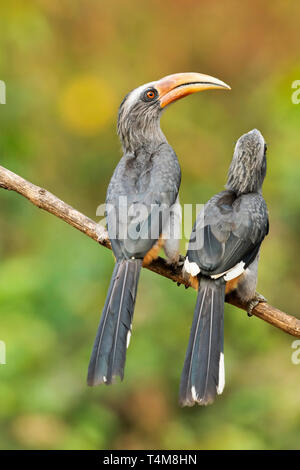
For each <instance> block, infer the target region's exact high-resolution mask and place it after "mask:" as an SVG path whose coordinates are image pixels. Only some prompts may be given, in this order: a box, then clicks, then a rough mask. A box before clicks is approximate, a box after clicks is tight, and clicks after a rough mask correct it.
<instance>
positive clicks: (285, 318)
mask: <svg viewBox="0 0 300 470" xmlns="http://www.w3.org/2000/svg"><path fill="white" fill-rule="evenodd" d="M0 188H3V189H7V190H8V191H15V192H17V193H19V194H21V195H22V196H24V197H26V198H27V199H28V200H29V201H30V202H31V203H32V204H34V205H35V206H37V207H39V208H40V209H43V210H45V211H47V212H50V213H51V214H53V215H55V216H56V217H59V218H60V219H62V220H64V221H65V222H67V223H68V224H69V225H72V226H73V227H75V228H76V229H77V230H80V231H81V232H83V233H85V234H86V235H87V236H88V237H90V238H92V239H93V240H95V241H96V242H98V243H100V245H102V246H105V247H106V248H109V249H111V245H110V241H109V239H108V236H107V232H106V230H105V229H104V228H103V227H102V226H101V225H99V224H97V223H96V222H94V221H93V220H92V219H90V218H89V217H86V216H85V215H83V214H81V213H80V212H78V211H77V210H76V209H74V208H73V207H71V206H69V205H68V204H66V203H65V202H64V201H62V200H61V199H58V198H57V197H56V196H54V195H53V194H51V193H50V192H49V191H47V190H46V189H43V188H40V187H39V186H36V185H34V184H32V183H30V182H29V181H26V180H25V179H24V178H21V176H18V175H16V174H15V173H13V172H11V171H9V170H7V169H6V168H3V167H2V166H0ZM147 269H150V270H151V271H153V272H155V273H157V274H160V275H161V276H164V277H167V278H168V279H171V280H172V281H174V282H177V283H178V284H183V285H185V286H186V287H190V284H189V282H188V281H187V280H186V279H184V278H183V276H182V274H181V269H179V268H175V267H173V266H169V265H168V264H167V263H166V261H165V260H164V259H163V258H158V259H156V260H155V261H153V262H152V263H151V264H150V265H149V266H147ZM226 302H228V303H230V304H232V305H235V306H236V307H238V308H241V309H243V310H247V305H246V304H244V303H242V302H241V301H240V300H239V299H238V298H237V297H236V296H234V295H230V296H228V297H227V298H226ZM252 313H253V315H255V316H257V317H258V318H261V319H262V320H264V321H266V322H268V323H270V324H271V325H273V326H276V327H277V328H279V329H281V330H283V331H285V332H286V333H289V334H290V335H293V336H296V337H298V338H300V320H299V319H297V318H295V317H293V316H291V315H288V314H287V313H284V312H282V311H280V310H278V309H277V308H275V307H272V306H271V305H269V304H268V303H259V304H258V305H257V306H256V307H255V308H254V309H253V311H252Z"/></svg>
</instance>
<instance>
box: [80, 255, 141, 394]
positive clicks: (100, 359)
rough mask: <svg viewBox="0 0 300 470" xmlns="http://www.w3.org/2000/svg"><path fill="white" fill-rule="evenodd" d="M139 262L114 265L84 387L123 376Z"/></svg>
mask: <svg viewBox="0 0 300 470" xmlns="http://www.w3.org/2000/svg"><path fill="white" fill-rule="evenodd" d="M141 266H142V260H139V259H135V260H123V261H119V262H117V263H116V265H115V268H114V272H113V275H112V279H111V282H110V286H109V290H108V294H107V297H106V302H105V305H104V308H103V311H102V316H101V320H100V325H99V327H98V332H97V336H96V339H95V343H94V347H93V351H92V355H91V359H90V364H89V369H88V377H87V383H88V385H90V386H93V385H99V384H101V383H106V384H110V383H112V382H113V380H114V378H115V377H116V376H119V377H120V378H121V380H122V379H123V376H124V366H125V359H126V349H127V347H128V345H129V341H130V335H131V325H132V318H133V310H134V305H135V299H136V291H137V284H138V280H139V274H140V270H141Z"/></svg>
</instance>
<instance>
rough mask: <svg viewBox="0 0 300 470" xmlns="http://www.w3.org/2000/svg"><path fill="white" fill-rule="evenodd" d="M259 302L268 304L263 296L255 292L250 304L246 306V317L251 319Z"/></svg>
mask: <svg viewBox="0 0 300 470" xmlns="http://www.w3.org/2000/svg"><path fill="white" fill-rule="evenodd" d="M261 302H268V301H267V299H266V298H265V297H264V296H263V295H261V294H259V293H258V292H256V294H255V297H253V299H252V300H250V302H249V303H248V305H247V315H248V317H252V315H253V313H252V311H253V309H254V308H255V307H256V306H257V305H258V304H259V303H261Z"/></svg>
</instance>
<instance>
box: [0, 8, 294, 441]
mask: <svg viewBox="0 0 300 470" xmlns="http://www.w3.org/2000/svg"><path fill="white" fill-rule="evenodd" d="M0 18H1V19H0V29H1V36H0V79H1V80H4V81H5V82H6V86H7V97H6V100H7V103H6V105H0V164H1V165H3V166H5V167H7V168H9V169H10V170H12V171H15V172H17V173H19V174H21V175H22V176H23V177H25V178H27V179H29V180H30V181H32V182H34V183H36V184H38V185H40V186H43V187H45V188H47V189H49V190H50V191H51V192H53V193H54V194H56V195H57V196H58V197H60V198H62V199H63V200H65V201H66V202H68V203H70V204H71V205H72V206H74V207H75V208H77V209H78V210H80V211H82V212H83V213H85V214H86V215H88V216H90V217H91V218H96V208H97V206H98V205H99V204H101V203H102V202H103V201H104V198H105V192H106V187H107V184H108V182H109V179H110V177H111V175H112V172H113V169H114V167H115V166H116V164H117V162H118V159H119V158H120V156H121V150H120V143H119V141H118V138H117V136H116V132H115V126H116V114H117V108H118V104H119V102H120V101H121V99H122V98H123V96H124V95H125V94H126V93H127V92H128V91H129V90H130V89H132V88H134V87H136V86H138V85H140V84H142V83H145V82H148V81H151V80H154V79H158V78H160V77H162V76H164V75H167V74H170V73H174V72H183V71H199V72H202V73H208V74H210V75H214V76H216V77H218V78H220V79H222V80H224V81H226V82H227V83H229V84H230V85H231V86H232V91H231V92H230V93H227V92H226V93H223V92H215V91H212V92H206V93H202V94H199V95H194V96H192V97H188V98H186V99H185V100H182V101H180V102H178V103H177V104H175V105H174V106H172V107H170V109H168V110H167V112H166V113H165V114H164V116H163V118H162V127H163V130H164V132H165V134H166V136H167V138H168V140H169V142H170V144H171V145H172V146H173V148H174V149H175V151H176V153H177V155H178V157H179V159H180V163H181V166H182V174H183V180H182V186H181V201H182V202H183V203H186V204H187V203H203V202H205V201H206V200H207V199H208V198H210V197H211V196H212V195H213V194H214V193H216V192H218V191H220V190H221V189H222V188H223V185H224V183H225V175H226V172H227V168H228V165H229V162H230V159H231V155H232V151H233V147H234V142H235V141H236V139H237V138H238V137H239V136H240V135H241V134H242V133H244V132H247V131H249V130H250V129H252V128H254V127H257V128H259V129H260V130H261V132H262V133H263V134H264V136H265V139H266V141H267V143H268V144H269V151H268V174H267V179H266V182H265V185H264V195H265V198H266V200H267V203H268V206H269V211H270V234H269V237H268V238H267V239H266V240H265V242H264V244H263V248H262V254H261V262H260V271H259V285H258V290H259V291H260V292H262V293H263V294H264V295H265V296H266V297H267V298H268V300H269V302H270V303H272V304H273V305H276V306H277V307H278V308H281V309H282V310H284V311H286V312H288V313H290V314H292V315H295V316H298V317H300V314H299V304H300V295H299V283H300V277H299V272H300V270H299V230H300V222H299V221H300V217H299V215H300V197H299V188H300V164H299V158H300V137H299V127H300V104H299V105H298V106H297V105H295V104H292V101H291V96H292V92H293V90H292V83H293V82H294V80H297V79H300V61H299V59H300V57H299V56H300V47H299V19H300V4H299V2H295V1H289V0H285V1H283V0H282V1H279V0H275V1H273V2H265V1H263V2H261V1H258V0H246V1H244V2H240V1H237V0H236V1H235V0H230V1H227V2H219V1H216V0H210V1H196V0H185V1H183V0H182V1H180V0H164V1H163V2H162V1H158V0H152V1H144V2H141V1H138V0H133V1H125V0H124V1H121V0H118V1H113V2H104V1H100V0H98V1H96V0H85V1H83V0H81V1H74V0H72V1H71V0H37V1H29V0H26V1H25V0H24V1H11V2H6V4H4V2H2V3H1V6H0ZM0 205H1V206H0V207H1V210H0V340H2V341H5V343H6V349H7V351H6V352H7V364H6V365H0V448H1V449H105V448H106V449H107V448H111V449H147V448H148V449H149V448H154V449H164V448H168V449H291V448H297V449H299V448H300V377H299V375H300V364H299V365H295V364H293V363H292V361H291V355H292V352H293V349H292V347H291V345H292V341H293V340H294V339H293V338H292V337H291V336H288V335H287V334H285V333H283V332H282V331H280V330H277V329H275V328H274V327H272V326H269V325H267V324H266V323H264V322H263V321H261V320H259V319H257V318H254V317H253V318H251V319H249V318H247V315H246V314H245V312H242V311H240V310H238V309H235V308H234V307H231V306H228V305H226V312H225V360H226V382H227V385H226V388H225V391H224V394H223V395H222V397H220V398H218V399H217V401H216V403H215V404H214V405H213V406H209V407H206V408H200V407H194V408H191V409H187V408H185V409H181V408H180V407H179V406H178V403H177V397H178V388H179V379H180V373H181V369H182V365H183V360H184V355H185V349H186V346H187V341H188V335H189V329H190V325H191V320H192V314H193V308H194V303H195V298H196V296H195V292H193V291H192V290H191V289H189V290H187V291H186V290H185V289H184V288H183V287H181V288H178V287H177V286H176V285H175V284H173V283H171V282H170V281H168V280H166V279H164V278H162V277H159V276H157V275H155V274H153V273H151V272H150V271H147V270H143V272H142V275H141V281H140V285H139V292H138V298H137V304H136V310H135V318H134V332H133V338H132V342H131V345H130V348H129V350H128V355H127V365H126V373H125V380H124V382H123V383H122V384H117V385H114V386H112V387H98V388H94V389H90V388H87V386H86V384H85V379H86V371H87V365H88V361H89V355H90V351H91V348H92V344H93V341H94V336H95V334H96V327H97V324H98V320H99V316H100V312H101V308H102V306H103V303H104V300H105V295H106V289H107V287H108V284H109V279H110V275H111V272H112V268H113V258H112V255H111V252H109V251H108V250H106V249H104V248H101V247H100V246H98V245H97V244H96V243H95V242H93V241H92V240H91V239H89V238H87V237H85V236H84V235H82V234H81V233H80V232H77V231H76V230H75V229H73V228H71V227H69V226H67V225H66V224H64V223H63V222H62V221H60V220H58V219H57V218H55V217H53V216H51V215H49V214H47V213H43V212H42V211H40V210H39V209H37V208H36V207H34V206H32V205H31V204H29V203H28V202H27V201H26V200H25V199H22V198H21V197H20V196H18V195H17V194H15V193H12V192H11V193H10V192H6V191H4V190H0ZM184 246H185V242H184V241H183V242H182V252H183V251H184Z"/></svg>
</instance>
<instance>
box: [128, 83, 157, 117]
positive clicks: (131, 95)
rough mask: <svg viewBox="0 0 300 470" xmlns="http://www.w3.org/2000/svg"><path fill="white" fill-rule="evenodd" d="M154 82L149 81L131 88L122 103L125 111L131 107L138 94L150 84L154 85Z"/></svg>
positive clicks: (150, 85)
mask: <svg viewBox="0 0 300 470" xmlns="http://www.w3.org/2000/svg"><path fill="white" fill-rule="evenodd" d="M155 83H156V82H149V83H146V84H145V85H141V86H139V87H138V88H135V89H134V90H132V91H131V92H130V93H129V95H128V97H127V98H126V101H125V103H124V109H125V111H126V112H127V111H129V109H130V108H131V106H132V105H133V104H134V103H135V102H136V101H137V99H138V97H139V95H140V94H141V93H142V91H143V90H146V89H147V88H150V87H152V86H155Z"/></svg>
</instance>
